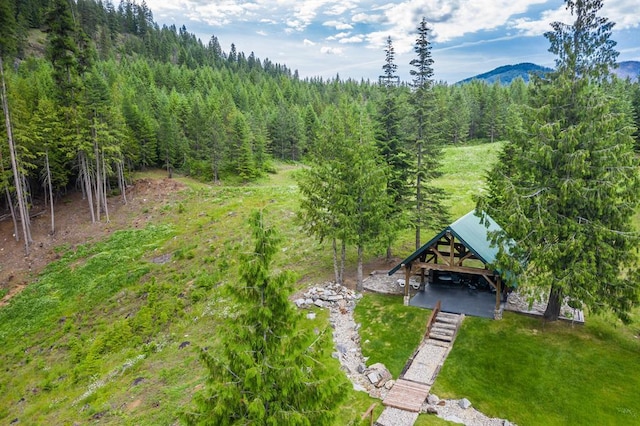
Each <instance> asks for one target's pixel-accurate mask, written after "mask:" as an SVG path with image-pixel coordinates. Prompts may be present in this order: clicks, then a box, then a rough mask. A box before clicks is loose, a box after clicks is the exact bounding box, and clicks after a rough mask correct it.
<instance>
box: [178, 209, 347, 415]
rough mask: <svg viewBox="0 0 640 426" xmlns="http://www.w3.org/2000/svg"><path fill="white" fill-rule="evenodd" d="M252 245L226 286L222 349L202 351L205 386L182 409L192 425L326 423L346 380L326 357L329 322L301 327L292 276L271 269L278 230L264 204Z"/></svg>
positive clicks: (256, 218) (256, 215)
mask: <svg viewBox="0 0 640 426" xmlns="http://www.w3.org/2000/svg"><path fill="white" fill-rule="evenodd" d="M251 227H252V234H253V239H254V243H255V248H254V249H253V250H251V252H250V253H247V254H244V255H242V256H241V259H240V266H239V268H238V274H239V277H240V280H239V282H238V283H229V284H227V286H226V292H227V294H228V296H229V298H230V299H231V300H232V301H233V302H232V303H233V306H232V308H231V309H230V312H233V319H231V318H229V319H228V320H226V321H224V322H223V323H222V324H223V325H222V327H223V328H224V330H220V333H219V336H220V338H221V339H222V340H221V345H220V346H219V347H220V349H219V350H218V351H216V352H215V353H210V352H208V351H205V350H202V351H201V359H202V361H203V363H204V364H205V366H206V368H207V370H208V379H207V386H206V389H205V391H204V392H202V393H200V394H198V395H197V396H196V400H195V401H196V407H195V409H194V410H193V412H189V413H187V414H186V415H185V416H184V417H185V420H186V422H187V424H194V425H240V424H259V425H268V424H274V425H275V424H281V425H285V424H286V425H319V424H331V422H332V421H333V419H334V417H335V407H336V406H337V405H338V404H339V403H340V401H341V400H342V399H343V398H344V395H345V393H344V392H345V387H346V380H345V378H344V376H343V375H341V374H337V373H338V372H337V368H335V367H333V366H327V365H326V364H325V362H324V361H321V360H323V359H324V357H326V355H327V350H328V349H329V348H330V345H331V332H330V330H329V329H326V330H323V331H320V332H319V335H316V334H315V333H314V332H313V331H303V330H301V329H300V327H299V325H298V324H299V321H300V318H301V315H302V314H301V313H300V312H299V311H297V310H296V308H295V306H294V305H293V304H292V303H291V302H290V300H289V295H290V294H291V292H292V284H293V281H294V280H293V277H292V275H291V274H290V273H288V272H282V273H280V274H278V275H275V276H274V275H272V274H271V263H272V261H273V259H274V256H275V255H276V254H277V252H278V250H277V246H278V238H277V236H276V234H275V232H274V230H273V229H271V228H267V227H266V226H265V224H264V218H263V213H262V212H254V213H253V214H252V216H251Z"/></svg>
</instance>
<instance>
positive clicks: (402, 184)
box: [376, 37, 413, 260]
mask: <svg viewBox="0 0 640 426" xmlns="http://www.w3.org/2000/svg"><path fill="white" fill-rule="evenodd" d="M394 60H395V53H394V49H393V43H392V40H391V37H388V38H387V44H386V47H385V63H384V65H383V66H382V69H383V70H384V75H382V76H380V77H379V82H380V85H381V86H382V87H383V95H382V98H381V100H380V102H379V104H378V108H377V115H376V145H377V148H378V152H379V153H380V155H381V157H382V159H383V160H384V162H385V163H386V165H387V170H388V176H387V179H388V180H387V184H386V188H387V199H388V201H389V206H388V212H389V217H388V218H387V224H388V225H389V226H388V234H387V235H386V239H387V260H391V256H392V253H391V244H392V243H393V240H394V239H395V237H396V236H397V234H398V231H399V230H400V229H403V228H405V227H407V225H408V217H407V214H406V211H407V209H408V208H409V199H410V196H411V192H412V189H411V167H412V166H413V164H412V162H411V154H410V153H409V150H408V149H407V137H406V135H405V134H404V131H403V128H402V115H401V110H400V89H399V88H398V87H397V86H398V83H399V77H398V75H397V74H396V70H397V68H398V67H397V65H396V64H395V63H394Z"/></svg>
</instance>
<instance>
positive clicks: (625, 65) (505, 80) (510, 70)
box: [456, 61, 640, 84]
mask: <svg viewBox="0 0 640 426" xmlns="http://www.w3.org/2000/svg"><path fill="white" fill-rule="evenodd" d="M549 71H553V69H552V68H548V67H543V66H541V65H536V64H532V63H530V62H523V63H521V64H516V65H503V66H501V67H498V68H496V69H493V70H491V71H488V72H485V73H482V74H478V75H476V76H473V77H469V78H465V79H464V80H460V81H459V82H458V83H456V84H464V83H469V82H470V81H472V80H481V81H485V82H487V83H489V84H493V83H495V82H496V81H498V80H499V81H500V82H501V83H502V84H509V83H511V81H513V80H514V79H516V78H518V77H522V79H523V80H524V81H525V82H528V81H529V79H530V76H531V74H544V73H546V72H549ZM613 73H614V74H615V75H617V76H618V77H619V78H623V79H624V78H631V79H632V80H633V79H636V78H638V76H639V75H640V61H623V62H619V63H618V68H616V69H614V70H613Z"/></svg>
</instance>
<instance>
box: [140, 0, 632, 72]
mask: <svg viewBox="0 0 640 426" xmlns="http://www.w3.org/2000/svg"><path fill="white" fill-rule="evenodd" d="M146 3H147V5H148V6H149V8H150V9H151V10H152V12H153V16H154V20H155V21H156V22H158V24H160V25H161V26H162V25H163V24H166V25H171V24H174V25H176V26H177V27H180V26H182V25H185V26H186V28H187V30H188V31H189V32H191V33H194V34H195V35H196V36H197V37H198V38H200V39H201V40H202V42H203V43H205V44H206V43H208V41H209V40H210V38H211V36H212V35H215V36H216V37H217V38H218V41H219V43H220V45H221V47H222V49H223V50H224V51H225V52H229V51H230V49H231V44H232V43H233V44H235V46H236V49H237V51H238V52H240V51H242V52H244V53H245V55H247V56H248V55H249V54H250V53H251V52H254V54H255V56H256V57H258V58H260V59H261V60H264V59H265V58H269V60H271V62H274V63H280V64H284V65H286V66H287V67H288V68H289V69H291V70H292V71H293V70H297V71H298V73H299V75H300V77H301V78H305V77H309V78H311V77H322V78H324V79H328V78H334V77H336V75H339V76H340V78H341V79H343V80H344V79H346V78H352V79H356V80H360V79H365V80H367V79H369V80H372V81H377V80H378V76H380V75H381V74H382V66H383V65H384V60H385V52H384V48H385V41H386V40H387V37H391V40H392V43H393V47H394V49H395V53H396V56H395V64H396V65H397V66H398V70H397V72H398V75H399V76H400V79H401V80H402V81H405V82H409V81H410V75H409V70H410V69H411V66H410V65H409V62H410V61H411V60H412V59H413V58H414V56H415V55H414V51H413V47H414V45H415V39H416V29H417V27H418V25H419V23H420V21H421V19H422V18H423V17H424V18H426V20H427V22H428V23H429V26H430V28H431V29H432V31H431V32H430V36H431V37H430V40H431V42H432V50H431V52H432V57H433V60H434V65H433V68H434V79H435V80H436V81H446V82H448V83H451V84H452V83H455V82H457V81H459V80H462V79H464V78H467V77H472V76H475V75H477V74H480V73H483V72H487V71H490V70H492V69H494V68H496V67H499V66H502V65H509V64H517V63H521V62H533V63H535V64H538V65H543V66H549V67H553V65H554V56H553V55H552V54H550V53H549V52H548V48H549V42H548V41H547V39H546V38H545V37H544V33H545V32H546V31H549V30H550V29H551V27H550V23H551V22H554V21H560V22H565V23H571V22H572V19H571V15H570V14H569V12H568V11H567V10H566V8H565V5H564V2H563V1H562V0H405V1H391V0H378V1H376V0H373V1H372V0H146ZM638 7H639V6H638V0H604V6H603V8H602V9H601V11H600V15H601V16H605V17H607V18H609V20H610V21H612V22H615V23H616V25H615V27H614V31H613V37H612V38H613V39H614V40H615V41H616V42H617V43H618V44H617V46H616V49H617V50H618V51H619V52H620V56H619V57H618V60H619V61H626V60H636V61H640V11H639V10H638Z"/></svg>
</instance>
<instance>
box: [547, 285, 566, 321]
mask: <svg viewBox="0 0 640 426" xmlns="http://www.w3.org/2000/svg"><path fill="white" fill-rule="evenodd" d="M561 306H562V289H561V288H560V287H558V286H556V285H555V284H553V285H551V290H550V291H549V302H548V303H547V309H546V310H545V311H544V316H543V317H544V319H545V320H547V321H557V320H558V317H559V316H560V307H561Z"/></svg>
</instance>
